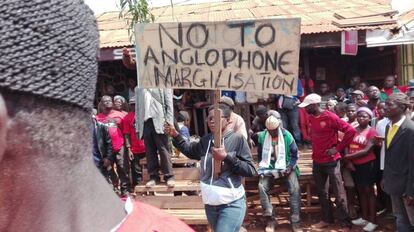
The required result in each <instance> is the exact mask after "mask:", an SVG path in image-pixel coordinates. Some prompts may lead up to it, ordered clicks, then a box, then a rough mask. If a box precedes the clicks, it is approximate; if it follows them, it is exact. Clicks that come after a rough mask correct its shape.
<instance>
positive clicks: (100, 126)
mask: <svg viewBox="0 0 414 232" xmlns="http://www.w3.org/2000/svg"><path fill="white" fill-rule="evenodd" d="M93 121H94V124H93V128H92V129H93V141H92V142H93V150H92V152H93V156H94V161H95V164H96V165H97V166H100V165H102V162H103V159H104V158H107V159H109V160H110V161H111V162H113V161H114V158H115V157H114V154H113V150H112V141H111V137H110V136H109V130H108V127H107V126H106V125H105V124H104V123H100V122H98V121H96V120H93Z"/></svg>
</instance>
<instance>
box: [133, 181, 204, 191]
mask: <svg viewBox="0 0 414 232" xmlns="http://www.w3.org/2000/svg"><path fill="white" fill-rule="evenodd" d="M182 191H200V181H196V180H177V179H176V180H175V186H174V187H173V188H169V187H168V186H167V184H166V183H160V184H157V185H155V186H153V187H151V188H147V187H145V185H137V186H135V193H136V194H137V195H141V194H143V193H147V192H170V193H172V192H182Z"/></svg>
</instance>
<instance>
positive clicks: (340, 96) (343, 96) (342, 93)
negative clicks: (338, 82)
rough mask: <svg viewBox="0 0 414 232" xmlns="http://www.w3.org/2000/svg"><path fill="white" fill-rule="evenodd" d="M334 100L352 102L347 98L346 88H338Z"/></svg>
mask: <svg viewBox="0 0 414 232" xmlns="http://www.w3.org/2000/svg"><path fill="white" fill-rule="evenodd" d="M334 100H335V101H337V102H344V103H346V104H349V103H351V101H350V100H349V99H348V98H347V96H346V93H345V90H344V88H342V87H341V88H338V89H337V90H336V92H335V97H334Z"/></svg>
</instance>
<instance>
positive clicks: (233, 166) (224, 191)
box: [173, 131, 257, 205]
mask: <svg viewBox="0 0 414 232" xmlns="http://www.w3.org/2000/svg"><path fill="white" fill-rule="evenodd" d="M223 140H224V141H223V143H224V147H225V150H226V152H227V157H226V158H225V159H224V160H223V162H222V165H221V171H220V176H219V178H218V179H217V180H213V172H214V170H213V168H214V165H213V164H214V162H213V160H214V159H213V157H212V154H211V149H212V147H214V142H213V136H212V135H211V134H207V135H205V136H203V137H202V138H201V139H200V141H199V142H191V143H190V142H186V141H185V140H184V138H183V137H182V136H181V135H178V136H177V137H175V138H174V139H173V144H174V146H175V147H177V148H178V149H179V150H180V151H181V152H182V153H183V154H184V155H185V156H187V157H188V158H190V159H195V160H201V183H200V184H201V194H202V198H203V202H204V204H208V205H221V204H228V203H230V202H232V201H235V200H237V199H240V198H241V197H243V196H244V194H245V192H244V188H243V185H242V177H251V176H254V175H256V173H257V172H256V168H255V167H254V165H253V160H252V155H251V152H250V149H249V146H248V144H247V141H246V139H245V138H244V137H243V136H242V135H240V134H236V133H234V132H233V131H229V132H227V133H225V134H224V135H223Z"/></svg>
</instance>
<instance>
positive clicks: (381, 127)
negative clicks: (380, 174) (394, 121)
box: [376, 118, 391, 170]
mask: <svg viewBox="0 0 414 232" xmlns="http://www.w3.org/2000/svg"><path fill="white" fill-rule="evenodd" d="M390 122H391V121H390V120H389V119H388V118H383V119H381V120H379V121H378V123H377V127H376V129H377V133H378V136H380V137H383V138H385V130H386V128H387V125H388V124H390ZM384 162H385V141H383V142H382V146H381V155H380V169H381V170H384Z"/></svg>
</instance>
